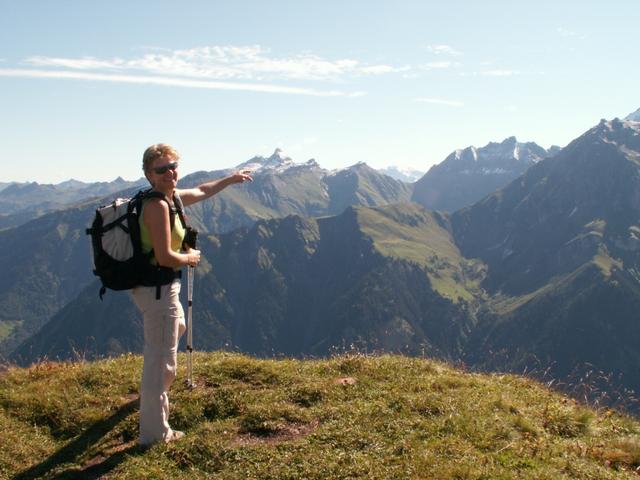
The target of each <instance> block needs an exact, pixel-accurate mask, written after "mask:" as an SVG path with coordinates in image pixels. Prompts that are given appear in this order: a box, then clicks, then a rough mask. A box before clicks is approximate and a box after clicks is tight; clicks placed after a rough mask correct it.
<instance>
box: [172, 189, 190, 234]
mask: <svg viewBox="0 0 640 480" xmlns="http://www.w3.org/2000/svg"><path fill="white" fill-rule="evenodd" d="M173 204H174V205H175V207H176V213H177V214H178V218H179V219H180V223H181V224H182V228H184V229H185V230H186V229H187V216H186V215H185V214H184V205H183V203H182V199H181V198H180V195H178V192H173Z"/></svg>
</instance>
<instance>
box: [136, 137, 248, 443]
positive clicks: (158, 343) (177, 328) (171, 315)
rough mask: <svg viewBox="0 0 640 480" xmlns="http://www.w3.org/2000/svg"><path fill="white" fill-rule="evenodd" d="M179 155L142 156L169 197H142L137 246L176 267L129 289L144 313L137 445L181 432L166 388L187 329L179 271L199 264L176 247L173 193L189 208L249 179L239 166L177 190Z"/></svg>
mask: <svg viewBox="0 0 640 480" xmlns="http://www.w3.org/2000/svg"><path fill="white" fill-rule="evenodd" d="M179 159H180V156H179V155H178V153H177V152H176V151H175V150H174V149H173V148H172V147H171V146H169V145H166V144H162V143H160V144H156V145H152V146H150V147H149V148H147V150H146V151H145V152H144V156H143V159H142V169H143V170H144V174H145V176H146V177H147V180H149V183H151V186H152V189H153V191H156V192H160V193H162V194H164V196H165V197H166V199H167V200H168V201H163V200H161V199H160V198H149V199H146V200H144V204H143V209H142V213H141V215H140V230H141V238H142V249H143V251H144V252H150V251H151V250H152V249H153V258H152V260H151V261H152V262H155V263H156V264H157V265H159V266H162V267H169V268H172V269H174V270H175V271H176V275H174V276H173V279H170V283H168V284H166V285H161V286H160V285H159V286H138V287H135V288H134V289H133V290H132V297H133V300H134V303H135V304H136V306H137V307H138V309H139V310H140V312H142V314H143V317H144V366H143V370H142V382H141V387H140V438H139V442H140V444H142V445H150V444H153V443H155V442H158V441H165V442H170V441H172V440H177V439H179V438H181V437H182V436H184V433H182V432H179V431H177V430H172V429H171V427H170V426H169V397H168V390H169V387H170V386H171V383H172V382H173V380H174V379H175V376H176V364H177V350H178V340H179V339H180V336H181V335H182V334H183V333H184V331H185V329H186V325H185V320H184V311H183V309H182V305H181V304H180V301H179V298H178V297H179V293H180V280H179V273H178V272H179V271H180V268H181V267H184V266H189V267H195V266H196V265H197V264H198V263H199V262H200V251H199V250H195V249H192V248H188V250H186V251H183V250H181V249H182V244H183V239H184V234H185V229H184V227H183V225H182V222H181V221H176V220H175V218H173V219H172V212H171V211H170V207H169V205H170V204H171V205H173V198H174V193H177V194H178V196H179V197H180V199H181V200H182V203H183V205H184V206H188V205H193V204H194V203H197V202H201V201H202V200H205V199H207V198H209V197H211V196H213V195H215V194H216V193H218V192H220V191H221V190H223V189H224V188H226V187H228V186H229V185H233V184H236V183H244V182H246V181H252V178H251V177H250V176H249V173H250V172H249V171H248V170H243V171H240V172H237V173H234V174H232V175H229V176H227V177H224V178H221V179H218V180H214V181H211V182H207V183H203V184H201V185H199V186H197V187H195V188H189V189H178V188H176V185H177V182H178V165H179ZM176 203H177V202H176ZM174 206H175V205H174ZM174 217H175V215H174Z"/></svg>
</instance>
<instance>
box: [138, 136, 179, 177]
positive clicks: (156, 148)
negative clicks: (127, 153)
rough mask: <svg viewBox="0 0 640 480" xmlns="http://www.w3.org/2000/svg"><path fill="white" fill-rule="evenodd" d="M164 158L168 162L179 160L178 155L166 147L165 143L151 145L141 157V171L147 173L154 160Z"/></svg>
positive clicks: (169, 146)
mask: <svg viewBox="0 0 640 480" xmlns="http://www.w3.org/2000/svg"><path fill="white" fill-rule="evenodd" d="M162 157H166V158H168V159H169V160H172V161H177V160H179V159H180V154H178V152H177V151H176V149H175V148H173V147H172V146H171V145H167V144H166V143H156V144H155V145H151V146H150V147H149V148H147V149H146V150H145V151H144V155H142V170H143V171H144V173H145V174H146V173H147V172H149V168H150V167H151V164H152V163H153V162H154V160H157V159H158V158H162Z"/></svg>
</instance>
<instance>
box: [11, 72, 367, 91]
mask: <svg viewBox="0 0 640 480" xmlns="http://www.w3.org/2000/svg"><path fill="white" fill-rule="evenodd" d="M0 77H19V78H57V79H69V80H89V81H101V82H116V83H132V84H139V85H160V86H169V87H183V88H202V89H209V90H239V91H250V92H264V93H284V94H293V95H310V96H315V97H358V96H362V95H364V93H363V92H353V93H346V92H342V91H337V90H316V89H312V88H300V87H291V86H283V85H272V84H260V83H240V82H221V81H212V80H197V79H189V78H176V77H162V76H145V75H130V74H114V73H96V72H77V71H61V70H36V69H11V68H0Z"/></svg>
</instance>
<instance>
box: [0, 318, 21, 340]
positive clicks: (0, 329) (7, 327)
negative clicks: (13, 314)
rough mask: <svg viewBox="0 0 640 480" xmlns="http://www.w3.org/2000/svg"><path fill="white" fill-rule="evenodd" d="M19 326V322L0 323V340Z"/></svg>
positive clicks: (7, 321)
mask: <svg viewBox="0 0 640 480" xmlns="http://www.w3.org/2000/svg"><path fill="white" fill-rule="evenodd" d="M19 326H20V322H18V321H11V320H6V321H3V322H0V340H4V339H5V338H7V337H8V336H9V335H10V334H11V332H12V331H13V330H15V329H16V328H17V327H19Z"/></svg>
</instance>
